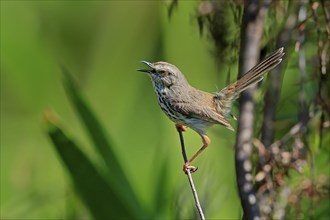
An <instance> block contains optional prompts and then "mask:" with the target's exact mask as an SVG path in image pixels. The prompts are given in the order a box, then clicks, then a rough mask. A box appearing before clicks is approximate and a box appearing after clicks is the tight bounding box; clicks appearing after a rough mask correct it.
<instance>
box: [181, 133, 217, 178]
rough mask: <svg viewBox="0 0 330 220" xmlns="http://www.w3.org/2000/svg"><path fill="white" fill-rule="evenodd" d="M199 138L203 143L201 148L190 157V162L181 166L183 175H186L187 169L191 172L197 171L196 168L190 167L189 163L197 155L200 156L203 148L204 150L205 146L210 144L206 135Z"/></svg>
mask: <svg viewBox="0 0 330 220" xmlns="http://www.w3.org/2000/svg"><path fill="white" fill-rule="evenodd" d="M201 137H202V141H203V146H202V147H201V148H200V149H199V150H198V151H197V152H196V153H195V154H194V156H192V157H191V158H190V160H188V161H187V162H186V163H185V164H184V165H183V171H184V172H185V173H187V169H188V168H189V169H190V171H191V172H195V171H196V170H197V168H196V167H194V166H190V163H191V162H192V161H193V160H195V159H196V157H197V156H198V155H200V154H201V153H202V152H203V151H204V150H205V148H206V147H207V146H209V145H210V143H211V140H210V138H209V137H208V136H207V135H205V134H202V135H201Z"/></svg>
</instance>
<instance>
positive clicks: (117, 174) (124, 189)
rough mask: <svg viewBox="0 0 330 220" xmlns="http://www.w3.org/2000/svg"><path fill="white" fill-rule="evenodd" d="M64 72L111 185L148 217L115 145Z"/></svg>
mask: <svg viewBox="0 0 330 220" xmlns="http://www.w3.org/2000/svg"><path fill="white" fill-rule="evenodd" d="M62 71H63V73H64V76H65V79H64V85H65V89H66V92H67V94H68V96H69V98H70V100H71V102H72V104H73V106H74V108H75V110H76V112H77V114H78V115H79V116H80V119H81V121H82V122H83V124H84V125H85V128H86V130H87V133H88V135H89V136H90V138H91V140H92V141H93V143H94V145H95V149H96V150H97V152H98V154H99V156H100V158H101V159H102V160H103V161H104V162H105V164H106V165H107V169H108V172H107V174H108V175H107V177H108V179H109V184H110V185H111V187H112V188H113V189H115V190H116V191H117V192H118V193H119V194H120V196H121V197H123V198H124V199H125V202H126V204H128V205H129V206H130V207H131V208H132V210H134V212H135V214H136V215H137V216H146V213H142V210H143V209H142V208H141V207H140V206H139V202H138V200H137V198H136V195H135V194H134V191H133V189H132V187H131V185H130V184H129V182H128V180H127V177H126V176H125V174H124V172H123V169H122V167H121V165H120V163H119V161H118V158H117V156H116V155H115V153H114V150H113V148H112V146H113V144H112V143H111V141H109V140H108V138H107V137H108V136H107V135H106V134H105V132H104V129H103V127H102V125H101V124H100V123H99V121H98V120H97V118H96V117H95V115H94V114H93V113H92V111H91V110H90V108H89V107H88V105H87V103H86V102H85V100H84V98H83V97H82V95H81V94H80V92H79V89H78V88H77V86H76V84H75V82H74V80H73V79H72V77H71V75H70V73H69V72H68V70H67V69H66V68H64V67H63V66H62Z"/></svg>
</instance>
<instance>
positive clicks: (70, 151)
mask: <svg viewBox="0 0 330 220" xmlns="http://www.w3.org/2000/svg"><path fill="white" fill-rule="evenodd" d="M46 123H47V130H48V135H49V137H50V139H51V140H52V142H53V144H54V146H55V148H56V150H57V152H58V154H59V156H60V157H61V159H62V161H63V162H64V164H65V166H66V167H67V169H68V170H69V172H70V175H71V178H72V181H73V183H74V186H75V187H76V189H77V191H78V193H79V194H80V196H81V198H82V199H83V201H84V202H85V204H86V205H87V207H88V208H89V210H90V212H91V214H92V215H93V216H94V217H95V219H114V218H116V219H118V218H125V219H132V218H134V214H133V213H132V211H131V209H130V208H129V207H128V206H127V204H126V201H123V200H122V199H120V197H119V195H118V193H117V192H116V190H115V189H114V188H113V187H110V185H109V184H108V183H107V181H106V179H105V178H104V177H103V176H101V175H100V173H99V172H98V170H97V169H96V167H95V166H94V165H93V164H92V162H91V161H90V160H89V159H88V158H87V157H86V155H85V154H84V153H83V152H82V151H81V150H80V149H79V147H78V146H77V145H76V144H75V142H73V141H72V140H71V139H70V138H68V137H67V136H66V135H65V134H64V132H63V131H62V130H61V129H60V128H59V127H58V126H57V125H56V123H54V122H53V120H51V119H49V117H46Z"/></svg>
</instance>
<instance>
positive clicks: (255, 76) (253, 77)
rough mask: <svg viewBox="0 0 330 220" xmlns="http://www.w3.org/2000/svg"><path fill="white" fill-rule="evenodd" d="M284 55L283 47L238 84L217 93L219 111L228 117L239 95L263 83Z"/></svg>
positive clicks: (255, 67) (243, 77) (238, 81)
mask: <svg viewBox="0 0 330 220" xmlns="http://www.w3.org/2000/svg"><path fill="white" fill-rule="evenodd" d="M283 55H284V52H283V47H281V48H279V49H278V50H276V51H275V52H273V53H272V54H271V55H270V56H268V57H267V58H266V59H264V60H263V61H262V62H260V63H259V64H257V65H256V66H254V67H253V68H252V69H250V70H249V71H248V72H247V73H245V74H244V75H243V76H242V77H241V78H240V79H238V80H237V81H236V82H234V83H232V84H230V85H228V86H227V87H225V88H224V89H222V90H221V91H220V92H218V93H216V95H215V99H216V100H217V102H216V103H217V104H218V106H219V110H220V111H221V112H222V113H224V114H225V115H228V114H229V112H230V109H231V106H232V103H233V102H234V101H235V99H237V97H238V95H239V94H240V93H241V92H242V91H244V90H245V89H247V88H248V87H249V86H251V85H253V84H255V83H258V82H259V81H261V80H262V79H263V74H265V73H266V72H268V71H270V70H271V69H273V68H274V67H276V66H277V65H278V64H279V63H280V62H281V61H282V57H283Z"/></svg>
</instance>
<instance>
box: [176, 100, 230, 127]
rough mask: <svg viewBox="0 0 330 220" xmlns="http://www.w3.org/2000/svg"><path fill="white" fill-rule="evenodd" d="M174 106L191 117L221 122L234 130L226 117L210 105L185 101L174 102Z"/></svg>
mask: <svg viewBox="0 0 330 220" xmlns="http://www.w3.org/2000/svg"><path fill="white" fill-rule="evenodd" d="M171 105H172V108H173V109H174V110H175V111H177V112H179V113H181V114H183V115H186V116H187V117H190V118H198V119H201V120H204V121H205V122H209V123H211V124H213V123H214V124H216V123H218V124H221V125H223V126H225V127H226V128H228V129H229V130H232V131H234V128H233V127H232V126H231V125H230V124H229V122H228V121H227V120H226V118H225V117H224V116H222V115H220V114H219V113H217V112H216V110H215V109H213V108H212V107H209V106H200V105H197V104H196V103H189V104H188V103H187V102H184V101H180V102H172V103H171Z"/></svg>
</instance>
